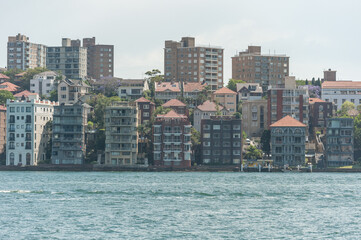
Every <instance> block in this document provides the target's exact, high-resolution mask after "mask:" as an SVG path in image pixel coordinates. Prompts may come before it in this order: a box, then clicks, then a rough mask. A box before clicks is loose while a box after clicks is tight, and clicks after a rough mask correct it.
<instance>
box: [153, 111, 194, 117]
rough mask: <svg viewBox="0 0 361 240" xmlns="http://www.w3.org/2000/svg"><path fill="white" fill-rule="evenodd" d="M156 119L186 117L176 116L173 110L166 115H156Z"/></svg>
mask: <svg viewBox="0 0 361 240" xmlns="http://www.w3.org/2000/svg"><path fill="white" fill-rule="evenodd" d="M157 118H187V116H186V115H183V114H178V113H176V112H175V111H174V110H170V111H169V112H168V113H166V114H164V115H162V114H159V115H157Z"/></svg>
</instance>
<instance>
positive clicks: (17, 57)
mask: <svg viewBox="0 0 361 240" xmlns="http://www.w3.org/2000/svg"><path fill="white" fill-rule="evenodd" d="M45 66H46V46H44V45H42V44H37V43H31V42H29V38H28V37H26V36H25V35H22V34H20V33H19V34H18V35H16V36H9V37H8V44H7V69H21V70H27V69H29V68H36V67H45Z"/></svg>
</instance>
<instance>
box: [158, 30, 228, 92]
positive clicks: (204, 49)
mask: <svg viewBox="0 0 361 240" xmlns="http://www.w3.org/2000/svg"><path fill="white" fill-rule="evenodd" d="M164 78H165V81H168V82H171V81H177V82H201V83H207V85H208V86H210V88H211V90H212V91H215V90H217V89H219V88H221V87H223V48H221V47H215V46H196V45H195V38H193V37H182V40H181V41H180V42H177V41H170V40H168V41H165V47H164Z"/></svg>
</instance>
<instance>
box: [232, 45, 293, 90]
mask: <svg viewBox="0 0 361 240" xmlns="http://www.w3.org/2000/svg"><path fill="white" fill-rule="evenodd" d="M288 75H289V57H288V56H286V55H283V54H277V55H276V54H267V55H266V54H261V47H260V46H248V49H247V50H246V51H244V52H240V53H239V54H238V55H236V56H234V57H232V78H233V79H240V80H243V81H246V82H248V83H259V84H260V85H261V86H262V87H264V88H266V87H268V86H272V87H278V88H282V87H284V84H285V80H284V79H285V77H286V76H288Z"/></svg>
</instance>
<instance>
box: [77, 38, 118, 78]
mask: <svg viewBox="0 0 361 240" xmlns="http://www.w3.org/2000/svg"><path fill="white" fill-rule="evenodd" d="M83 47H84V48H87V74H88V76H89V77H91V78H93V79H100V78H103V77H113V76H114V45H104V44H95V37H92V38H83Z"/></svg>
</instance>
